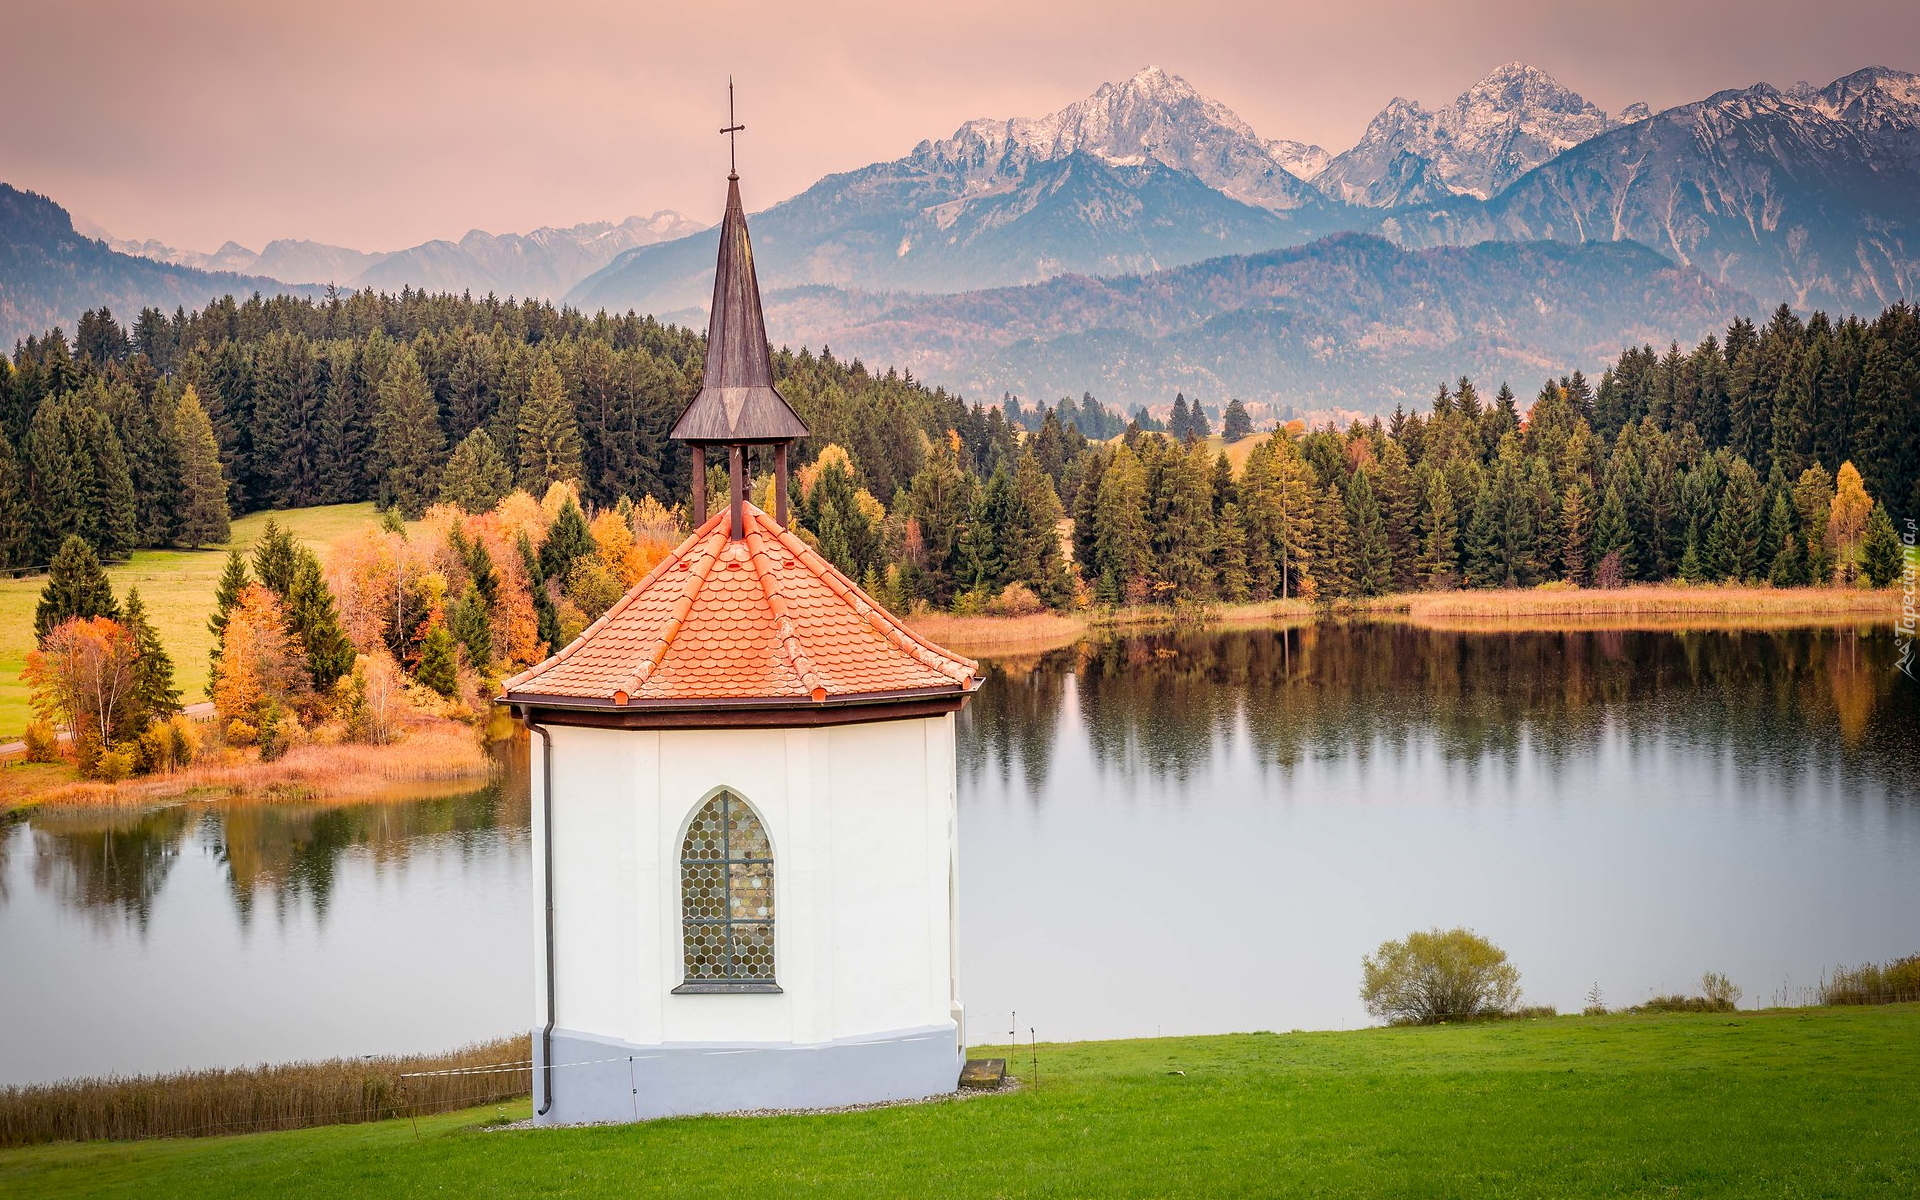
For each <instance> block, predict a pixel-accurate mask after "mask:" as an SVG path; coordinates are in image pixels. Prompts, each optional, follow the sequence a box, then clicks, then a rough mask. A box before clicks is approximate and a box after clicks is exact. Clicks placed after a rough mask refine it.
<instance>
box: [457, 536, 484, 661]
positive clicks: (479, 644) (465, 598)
mask: <svg viewBox="0 0 1920 1200" xmlns="http://www.w3.org/2000/svg"><path fill="white" fill-rule="evenodd" d="M482 549H483V550H484V547H483V548H482ZM447 631H448V632H449V633H451V634H452V635H453V636H454V639H455V640H456V641H458V642H459V643H460V645H461V647H462V648H464V649H465V650H466V654H467V662H468V663H469V664H470V665H471V666H472V667H473V669H474V670H476V671H481V672H485V671H487V670H488V669H489V668H491V666H492V665H493V616H492V613H491V611H490V607H489V605H488V603H487V600H486V597H485V596H484V595H482V593H481V590H480V586H479V583H478V581H477V580H469V581H468V582H467V586H466V588H465V589H464V590H463V591H462V592H461V593H460V599H459V600H458V601H456V602H455V603H454V605H453V607H452V608H451V609H449V610H448V612H447Z"/></svg>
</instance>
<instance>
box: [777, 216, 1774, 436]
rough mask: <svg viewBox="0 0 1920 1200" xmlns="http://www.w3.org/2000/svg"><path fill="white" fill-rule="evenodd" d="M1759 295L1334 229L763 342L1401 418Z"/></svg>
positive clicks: (861, 312) (898, 361) (833, 304)
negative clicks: (1470, 387) (1301, 241)
mask: <svg viewBox="0 0 1920 1200" xmlns="http://www.w3.org/2000/svg"><path fill="white" fill-rule="evenodd" d="M1752 311H1754V302H1753V298H1752V297H1751V296H1750V295H1748V294H1746V293H1744V292H1741V291H1739V290H1737V289H1734V288H1730V287H1727V286H1725V285H1721V284H1715V283H1713V282H1711V281H1709V280H1708V279H1707V278H1706V277H1704V276H1703V275H1701V274H1700V273H1699V272H1698V271H1695V270H1692V269H1690V268H1686V267H1676V266H1675V265H1674V264H1673V263H1671V262H1669V261H1668V260H1667V259H1665V258H1663V257H1661V256H1660V255H1658V254H1656V253H1654V252H1653V251H1651V250H1649V249H1647V248H1646V247H1644V246H1640V245H1636V244H1634V243H1631V242H1618V243H1607V242H1595V243H1587V244H1584V245H1573V244H1568V243H1563V242H1551V241H1549V242H1529V243H1511V242H1483V243H1480V244H1478V245H1474V246H1448V247H1440V248H1436V249H1429V250H1407V249H1405V248H1403V247H1400V246H1396V245H1394V244H1393V243H1392V242H1389V241H1387V240H1386V239H1384V238H1381V237H1379V236H1377V235H1372V234H1358V233H1347V234H1337V235H1334V236H1332V237H1328V238H1323V239H1321V240H1319V241H1317V242H1313V243H1311V244H1309V245H1306V246H1300V247H1294V248H1291V249H1286V250H1273V251H1267V252H1265V253H1262V254H1252V255H1237V256H1231V257H1227V258H1221V259H1215V260H1211V261H1207V262H1202V263H1194V264H1191V265H1188V266H1184V267H1175V268H1170V269H1168V270H1163V271H1159V272H1155V273H1153V274H1150V275H1134V276H1126V277H1119V278H1091V277H1087V276H1077V275H1067V276H1060V277H1057V278H1055V279H1051V280H1048V281H1047V282H1045V283H1039V284H1028V285H1026V286H1023V287H1013V288H997V289H991V290H985V291H976V292H967V293H962V294H958V295H914V294H904V293H894V294H889V295H876V294H873V293H864V292H846V291H842V290H840V289H837V288H830V287H825V286H820V285H815V286H811V287H802V288H792V289H786V290H783V291H775V292H773V293H771V294H769V295H768V297H767V304H766V312H767V324H768V332H769V333H770V334H771V335H772V336H773V337H774V338H775V339H776V340H786V341H788V342H789V343H791V344H795V345H798V344H801V343H803V342H804V343H809V344H814V345H818V344H820V343H822V342H824V343H826V344H827V345H829V346H831V348H832V349H833V351H834V353H835V354H836V355H839V356H841V357H847V356H857V357H859V358H862V359H863V360H865V361H867V362H872V363H886V364H889V365H892V366H897V367H900V368H903V369H907V370H911V371H912V372H913V373H914V375H915V376H917V377H919V378H922V379H930V380H939V381H941V382H942V383H945V384H947V385H949V386H952V387H956V388H958V389H959V390H960V391H961V392H962V393H964V394H966V395H969V396H973V397H985V398H988V399H991V398H993V397H995V396H998V395H1000V394H1001V393H1002V392H1005V391H1011V392H1013V393H1015V394H1016V395H1022V396H1027V397H1031V398H1033V399H1037V400H1043V401H1051V400H1054V399H1057V398H1059V397H1061V396H1073V395H1077V394H1079V393H1080V392H1082V391H1092V392H1093V393H1094V394H1095V395H1097V396H1098V397H1100V399H1102V400H1104V401H1107V402H1109V403H1116V404H1119V405H1121V406H1122V407H1123V408H1132V407H1133V406H1134V405H1136V404H1147V405H1153V404H1159V403H1164V402H1165V401H1166V400H1167V399H1168V398H1170V397H1171V396H1172V395H1173V394H1174V392H1175V391H1184V392H1185V393H1186V394H1187V395H1188V396H1189V397H1196V396H1197V397H1201V398H1204V399H1206V400H1207V401H1208V402H1210V403H1213V404H1216V405H1218V404H1223V403H1225V401H1226V400H1227V399H1228V398H1229V397H1234V396H1237V397H1239V398H1241V399H1243V400H1245V401H1248V402H1249V403H1264V404H1265V405H1267V406H1268V409H1267V410H1268V411H1272V410H1273V409H1277V408H1279V407H1282V406H1289V405H1290V406H1293V407H1296V408H1301V409H1317V410H1322V411H1325V410H1327V409H1335V408H1337V409H1348V410H1355V411H1367V412H1382V411H1386V410H1388V409H1391V408H1392V407H1393V406H1394V405H1395V404H1406V405H1408V406H1409V407H1415V406H1418V405H1420V404H1423V403H1424V402H1425V401H1426V400H1427V399H1429V398H1430V397H1431V395H1432V391H1433V388H1434V386H1435V384H1436V382H1437V381H1439V380H1441V379H1450V378H1453V377H1455V376H1458V375H1460V374H1462V373H1465V374H1470V375H1473V376H1475V377H1476V378H1480V379H1483V380H1495V381H1498V380H1511V381H1512V382H1513V384H1514V386H1515V387H1516V388H1522V387H1525V388H1527V389H1529V390H1530V389H1531V388H1532V387H1533V386H1537V384H1538V382H1539V381H1540V380H1541V379H1544V378H1547V377H1549V376H1557V375H1560V374H1563V373H1565V372H1566V371H1567V370H1569V369H1571V368H1573V367H1585V368H1588V369H1592V368H1595V367H1597V366H1598V365H1599V364H1602V363H1605V362H1606V361H1607V360H1609V359H1611V358H1612V357H1614V356H1615V355H1616V354H1618V352H1619V350H1620V348H1621V347H1622V346H1623V345H1637V344H1640V343H1642V342H1653V343H1655V344H1665V343H1666V342H1667V341H1668V340H1670V339H1679V340H1680V341H1681V342H1682V343H1683V344H1685V343H1687V342H1690V341H1694V340H1697V339H1699V338H1702V337H1704V336H1706V334H1708V333H1710V332H1713V331H1715V330H1718V329H1723V328H1724V327H1725V326H1726V324H1727V323H1728V322H1729V321H1730V320H1731V319H1732V318H1733V317H1734V316H1735V315H1736V314H1739V313H1743V312H1744V313H1751V312H1752Z"/></svg>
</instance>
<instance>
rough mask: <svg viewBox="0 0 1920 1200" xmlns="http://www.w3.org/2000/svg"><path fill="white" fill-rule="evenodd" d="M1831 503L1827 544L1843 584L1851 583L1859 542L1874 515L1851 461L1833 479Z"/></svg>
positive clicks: (1871, 501)
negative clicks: (1830, 548)
mask: <svg viewBox="0 0 1920 1200" xmlns="http://www.w3.org/2000/svg"><path fill="white" fill-rule="evenodd" d="M1833 484H1834V487H1833V504H1832V507H1831V508H1830V510H1829V511H1828V514H1827V543H1828V544H1829V545H1830V546H1832V547H1833V557H1834V567H1835V571H1836V574H1837V578H1838V580H1839V582H1840V583H1842V584H1848V585H1850V584H1852V583H1853V581H1854V578H1855V577H1856V576H1857V575H1858V574H1859V572H1860V542H1861V539H1862V538H1864V537H1865V536H1866V533H1867V520H1868V518H1869V517H1871V516H1872V515H1873V500H1872V498H1871V497H1869V496H1868V495H1867V489H1866V485H1865V484H1863V483H1862V482H1861V480H1860V472H1859V470H1858V469H1857V468H1855V467H1854V465H1853V463H1852V462H1844V463H1841V464H1840V471H1839V473H1838V474H1837V475H1835V476H1834V478H1833Z"/></svg>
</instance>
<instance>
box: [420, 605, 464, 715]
mask: <svg viewBox="0 0 1920 1200" xmlns="http://www.w3.org/2000/svg"><path fill="white" fill-rule="evenodd" d="M453 648H454V640H453V635H452V634H450V633H448V632H447V626H446V622H444V621H435V622H434V623H433V624H432V625H431V626H429V627H428V629H427V636H426V637H424V638H422V639H420V662H419V663H418V664H417V665H416V666H415V667H414V669H413V677H414V678H415V679H417V680H419V681H420V682H421V684H423V685H424V686H426V687H430V688H432V689H433V690H434V691H436V692H438V693H440V694H441V695H442V696H445V697H447V698H448V699H452V697H453V695H454V693H455V692H457V691H458V690H459V689H460V664H459V660H458V659H456V658H455V657H454V649H453Z"/></svg>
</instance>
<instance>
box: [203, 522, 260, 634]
mask: <svg viewBox="0 0 1920 1200" xmlns="http://www.w3.org/2000/svg"><path fill="white" fill-rule="evenodd" d="M252 582H253V579H252V577H250V576H249V575H248V574H247V560H246V559H244V558H242V557H241V556H240V551H238V550H229V551H227V567H226V570H225V571H223V572H222V573H221V575H220V585H219V587H218V588H216V589H215V590H214V593H213V613H212V614H211V615H210V616H208V617H207V632H209V633H211V634H212V635H213V647H212V648H211V649H209V650H208V651H207V661H208V662H217V661H218V660H219V658H220V643H221V640H222V639H223V638H225V637H226V633H227V617H228V615H229V614H231V613H232V612H233V606H234V605H236V604H238V603H239V602H240V594H241V593H242V592H244V591H246V590H247V586H248V585H249V584H251V583H252Z"/></svg>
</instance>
